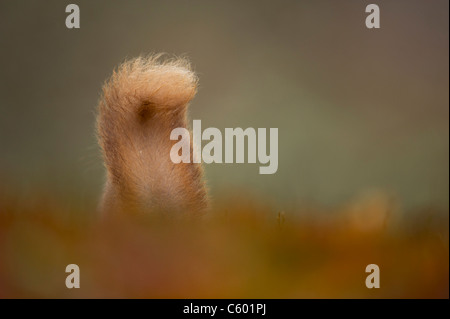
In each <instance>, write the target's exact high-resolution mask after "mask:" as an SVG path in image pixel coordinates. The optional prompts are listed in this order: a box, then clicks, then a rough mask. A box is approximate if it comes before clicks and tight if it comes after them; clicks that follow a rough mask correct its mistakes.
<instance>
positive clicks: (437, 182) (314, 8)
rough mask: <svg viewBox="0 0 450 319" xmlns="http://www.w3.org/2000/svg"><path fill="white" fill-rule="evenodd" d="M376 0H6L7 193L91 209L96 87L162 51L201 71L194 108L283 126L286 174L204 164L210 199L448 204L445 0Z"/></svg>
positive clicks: (1, 102)
mask: <svg viewBox="0 0 450 319" xmlns="http://www.w3.org/2000/svg"><path fill="white" fill-rule="evenodd" d="M372 2H374V3H377V4H378V5H379V6H380V9H381V29H379V30H369V29H367V28H366V27H365V18H366V15H367V14H366V13H365V7H366V5H367V4H369V3H372ZM372 2H368V1H359V0H354V1H349V0H346V1H334V0H328V1H325V0H321V1H206V0H205V1H100V0H98V1H81V0H77V1H73V2H69V1H28V0H27V1H23V0H22V1H14V2H13V1H0V46H1V51H0V70H1V75H0V114H1V116H0V150H1V156H0V190H7V191H8V192H13V193H16V194H21V195H23V196H24V198H25V197H26V196H27V194H29V193H33V192H35V191H37V190H38V191H43V190H45V191H46V192H49V193H51V194H52V195H57V196H59V197H60V198H63V200H64V201H66V202H67V204H68V205H87V206H90V205H93V204H94V203H95V202H96V200H97V198H98V196H99V194H100V193H101V189H102V184H103V178H104V172H103V167H102V161H101V157H100V153H99V150H98V147H97V144H96V139H95V109H96V104H97V100H98V98H99V94H100V89H101V85H102V83H103V81H104V80H105V79H106V78H107V77H108V76H109V75H110V74H111V72H112V70H113V68H114V67H115V66H116V65H117V64H118V63H120V62H122V61H123V60H124V59H125V58H127V57H135V56H137V55H139V54H146V53H150V52H167V53H170V54H176V55H186V56H187V57H189V58H190V60H191V61H192V63H193V65H194V68H195V70H196V72H198V74H199V77H200V88H199V92H198V94H197V97H196V98H195V99H194V101H193V103H192V105H191V108H190V115H191V120H192V119H201V120H202V126H203V128H206V127H209V126H214V127H218V128H219V129H221V130H223V128H225V127H243V128H246V127H255V128H256V127H278V128H279V168H278V172H277V173H276V174H274V175H259V174H258V165H256V164H235V165H232V164H210V165H207V166H206V176H207V178H208V184H209V186H210V188H211V193H212V195H213V197H215V198H217V197H220V196H221V195H222V194H224V193H230V192H231V193H232V192H240V190H245V191H250V192H251V193H252V194H255V195H256V196H259V197H260V198H265V199H266V200H268V201H271V202H273V203H275V204H276V205H277V206H279V207H284V206H290V205H299V204H305V203H320V205H324V206H335V205H340V204H342V203H345V202H347V201H349V200H351V199H352V198H354V197H355V196H358V194H360V193H361V192H363V193H364V192H365V191H367V190H373V189H376V190H381V191H382V192H386V194H390V195H392V196H394V197H395V198H397V199H398V201H399V202H400V203H402V205H403V207H404V208H405V209H409V210H414V209H418V208H420V207H430V206H432V207H437V208H439V209H443V210H448V205H449V200H448V193H449V93H448V92H449V91H448V85H449V83H448V82H449V73H448V72H449V59H448V57H449V31H448V30H449V19H448V12H449V8H448V7H449V2H448V1H446V0H442V1H440V0H434V1H423V0H422V1H410V0H404V1H380V0H377V1H372ZM69 3H76V4H78V5H79V6H80V10H81V28H80V29H72V30H70V29H67V28H66V27H65V19H66V16H67V13H65V7H66V5H68V4H69ZM390 195H389V196H390Z"/></svg>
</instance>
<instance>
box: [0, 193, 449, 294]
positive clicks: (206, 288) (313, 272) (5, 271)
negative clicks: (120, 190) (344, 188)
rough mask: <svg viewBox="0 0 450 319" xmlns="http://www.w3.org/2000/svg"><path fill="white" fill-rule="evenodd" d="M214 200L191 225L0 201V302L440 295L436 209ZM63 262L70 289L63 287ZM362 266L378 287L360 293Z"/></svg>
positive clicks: (442, 237) (444, 248) (445, 271)
mask: <svg viewBox="0 0 450 319" xmlns="http://www.w3.org/2000/svg"><path fill="white" fill-rule="evenodd" d="M0 194H1V192H0ZM216 202H217V205H216V207H215V208H214V210H213V212H211V213H210V214H209V215H207V216H205V218H204V219H203V220H179V219H171V218H165V217H164V216H154V215H146V216H114V217H109V218H100V217H99V216H98V215H97V214H96V213H95V210H94V209H92V211H88V212H86V211H80V210H79V209H70V208H67V206H65V205H62V204H60V203H59V204H58V202H57V201H56V200H55V199H52V198H50V197H49V196H44V195H40V196H37V195H36V197H35V198H27V200H26V201H21V199H20V198H17V197H13V196H7V195H5V194H2V195H0V298H13V297H21V298H34V297H37V298H50V297H57V298H82V297H89V298H103V297H106V298H119V297H125V298H131V297H133V298H147V297H150V298H448V297H449V286H448V285H449V278H448V275H449V264H448V262H449V247H448V243H449V241H448V214H444V212H439V211H437V210H433V209H429V210H427V211H422V212H416V213H408V214H401V213H400V212H399V211H398V210H397V209H395V208H393V207H395V206H393V205H390V206H386V205H384V203H385V202H384V201H383V198H382V196H381V195H380V194H375V193H372V194H370V195H367V196H366V197H364V198H362V199H358V200H357V201H355V202H354V203H351V204H349V205H346V206H343V207H340V208H335V209H323V208H318V207H312V206H310V207H303V208H296V209H295V211H285V212H278V211H277V210H276V209H275V208H274V207H271V205H268V204H266V203H264V202H262V201H261V200H256V199H254V198H253V199H252V198H251V197H250V196H243V195H242V196H241V197H230V198H221V199H218V200H217V201H216ZM24 203H26V204H24ZM406 216H407V217H406ZM361 220H363V221H364V222H361ZM70 263H75V264H78V265H79V267H80V273H81V276H80V277H81V289H71V290H69V289H67V288H66V287H65V278H66V276H67V274H66V273H65V267H66V265H68V264H70ZM371 263H375V264H378V265H379V266H380V270H381V277H380V278H381V288H380V289H367V288H366V287H365V278H366V276H367V274H366V273H365V267H366V266H367V265H368V264H371Z"/></svg>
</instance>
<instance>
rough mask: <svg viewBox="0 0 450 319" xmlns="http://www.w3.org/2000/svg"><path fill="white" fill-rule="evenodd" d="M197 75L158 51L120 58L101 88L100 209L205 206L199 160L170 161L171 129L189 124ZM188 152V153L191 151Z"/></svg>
mask: <svg viewBox="0 0 450 319" xmlns="http://www.w3.org/2000/svg"><path fill="white" fill-rule="evenodd" d="M196 90H197V77H196V75H195V73H194V72H193V71H192V70H191V68H190V65H189V62H188V61H187V60H185V59H170V60H167V59H166V60H163V59H162V56H161V55H152V56H148V57H139V58H135V59H132V60H129V61H126V62H124V63H123V64H122V65H120V66H119V67H118V68H117V69H116V70H115V71H114V72H113V74H112V76H111V78H110V79H109V80H107V81H106V83H105V85H104V86H103V94H102V97H101V99H100V102H99V106H98V116H97V134H98V141H99V144H100V147H101V149H102V152H103V158H104V161H105V166H106V169H107V181H106V186H105V190H104V195H103V200H102V205H101V209H102V211H104V212H105V213H108V212H112V211H118V210H120V211H139V212H147V211H174V210H176V211H183V212H201V211H203V210H204V209H205V208H206V206H207V195H206V188H205V185H204V181H203V171H202V168H201V166H200V164H195V163H192V161H191V163H179V164H174V163H173V162H172V161H171V160H170V150H171V148H172V146H173V144H174V143H176V142H177V141H172V140H170V133H171V131H172V130H173V129H174V128H177V127H184V128H187V116H186V111H187V107H188V103H189V101H190V100H191V99H192V98H193V97H194V95H195V93H196ZM191 153H192V152H191Z"/></svg>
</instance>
